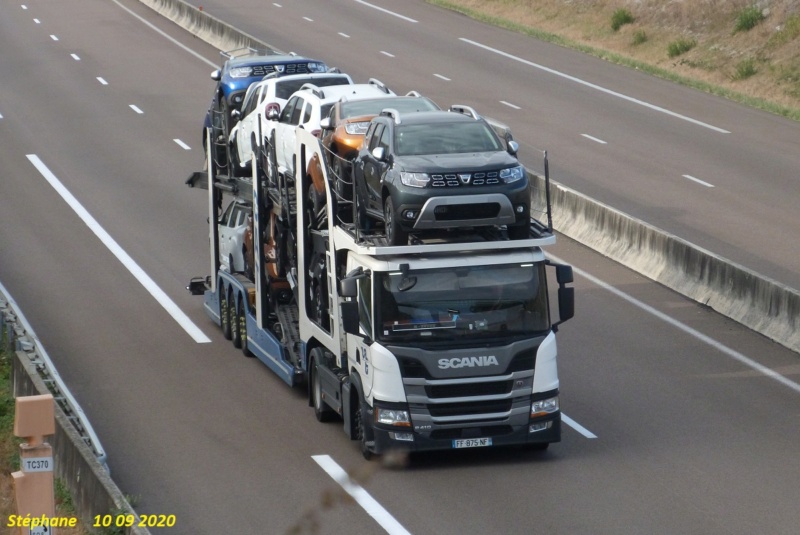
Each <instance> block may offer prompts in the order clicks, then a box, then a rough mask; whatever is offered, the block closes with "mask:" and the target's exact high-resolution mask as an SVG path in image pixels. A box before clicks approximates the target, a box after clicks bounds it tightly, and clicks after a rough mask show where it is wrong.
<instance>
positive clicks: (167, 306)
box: [27, 154, 211, 344]
mask: <svg viewBox="0 0 800 535" xmlns="http://www.w3.org/2000/svg"><path fill="white" fill-rule="evenodd" d="M27 157H28V160H30V162H31V163H32V164H33V166H34V167H36V170H37V171H39V173H41V175H42V176H43V177H44V178H45V180H47V181H48V182H49V183H50V185H51V186H52V187H53V189H55V190H56V192H57V193H58V194H59V195H61V198H62V199H64V200H65V201H66V203H67V204H68V205H69V206H70V208H72V209H73V210H74V211H75V213H76V214H77V215H78V217H80V218H81V220H83V222H84V223H86V226H87V227H89V229H90V230H91V231H92V232H94V234H95V236H97V237H98V238H100V241H101V242H103V244H104V245H105V246H106V247H108V250H109V251H111V253H112V254H113V255H114V256H116V257H117V259H118V260H119V261H120V262H122V265H124V266H125V267H126V268H127V269H128V271H130V272H131V275H133V276H134V277H135V278H136V280H138V281H139V282H140V283H141V285H142V286H144V288H145V289H146V290H147V291H148V292H150V295H152V296H153V297H154V298H155V300H156V301H158V303H159V304H160V305H161V306H162V307H164V310H166V311H167V313H169V315H170V316H172V317H173V318H174V319H175V321H177V322H178V324H179V325H180V326H181V327H183V329H184V330H185V331H186V332H187V333H188V334H189V336H191V337H192V338H193V339H194V341H195V342H197V343H198V344H207V343H210V342H211V340H210V339H209V338H208V337H207V336H206V335H205V334H203V331H201V330H200V328H199V327H197V325H195V324H194V323H193V322H192V320H190V319H189V317H188V316H187V315H186V314H184V313H183V311H182V310H181V309H180V308H178V305H176V304H175V303H174V302H173V301H172V299H170V298H169V296H168V295H167V294H165V293H164V291H163V290H161V288H159V287H158V285H157V284H156V283H155V281H153V279H151V278H150V276H149V275H147V273H145V272H144V270H143V269H142V268H141V267H139V265H138V264H137V263H136V262H135V261H134V260H133V259H132V258H131V257H130V256H129V255H128V253H126V252H125V251H124V250H123V249H122V247H120V246H119V244H118V243H117V242H116V241H115V240H114V238H112V237H111V235H109V234H108V232H106V231H105V229H103V227H101V226H100V223H98V222H97V220H96V219H95V218H94V217H92V215H91V214H90V213H89V212H88V211H87V210H86V208H84V207H83V205H82V204H81V203H80V202H78V199H76V198H75V197H74V196H73V195H72V193H70V192H69V190H68V189H67V188H66V187H64V184H62V183H61V181H60V180H59V179H58V178H57V177H56V176H55V175H54V174H53V173H52V172H51V171H50V169H49V168H48V167H47V166H46V165H45V164H44V162H42V160H40V159H39V157H38V156H37V155H35V154H28V155H27Z"/></svg>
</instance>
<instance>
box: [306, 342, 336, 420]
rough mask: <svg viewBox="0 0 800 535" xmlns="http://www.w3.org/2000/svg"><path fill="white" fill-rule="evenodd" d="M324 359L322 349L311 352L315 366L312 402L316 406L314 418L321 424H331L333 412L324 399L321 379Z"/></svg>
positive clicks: (312, 371)
mask: <svg viewBox="0 0 800 535" xmlns="http://www.w3.org/2000/svg"><path fill="white" fill-rule="evenodd" d="M322 357H323V354H322V349H320V348H318V347H315V348H314V349H312V350H311V358H312V359H313V360H314V365H313V366H312V367H311V401H312V402H313V404H314V416H316V418H317V420H318V421H320V422H329V421H330V420H331V419H332V418H333V414H334V412H333V410H332V409H331V408H330V407H328V404H327V403H325V401H324V400H323V399H322V382H321V381H320V378H319V359H321V358H322Z"/></svg>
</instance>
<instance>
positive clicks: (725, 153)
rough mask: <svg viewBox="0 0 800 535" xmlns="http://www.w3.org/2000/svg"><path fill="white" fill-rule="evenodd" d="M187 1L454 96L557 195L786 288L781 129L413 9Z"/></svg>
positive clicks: (799, 284) (685, 92)
mask: <svg viewBox="0 0 800 535" xmlns="http://www.w3.org/2000/svg"><path fill="white" fill-rule="evenodd" d="M189 3H190V4H193V5H199V4H202V5H203V7H204V9H205V11H206V12H208V13H210V14H212V15H214V16H217V17H219V18H221V19H223V20H225V21H227V22H229V23H231V24H233V25H234V26H236V27H239V28H241V29H243V30H244V31H246V32H247V33H250V34H251V35H254V36H256V37H258V38H260V39H262V40H264V41H266V42H268V43H270V44H272V45H274V46H278V47H279V48H281V49H283V50H296V51H298V52H302V53H306V54H315V55H317V56H320V57H321V58H322V59H324V60H326V61H328V62H329V63H331V64H334V65H339V66H341V67H342V68H343V69H345V70H347V71H348V72H352V73H354V74H356V75H358V76H361V77H366V76H376V75H377V76H378V77H379V78H381V79H383V81H384V82H386V83H388V84H390V86H391V87H394V88H400V89H401V90H404V91H405V90H407V89H417V90H419V91H421V92H422V93H423V94H425V95H428V96H430V97H432V98H434V99H435V100H436V101H437V102H438V103H439V104H440V105H445V106H448V105H450V104H451V103H453V98H455V95H457V96H458V101H459V103H464V104H469V105H474V106H475V107H476V108H477V109H478V110H480V112H481V113H484V114H486V115H488V116H491V117H495V118H497V119H499V120H501V121H504V122H506V123H507V124H509V125H511V127H512V130H513V132H514V133H515V137H516V139H517V140H518V141H519V142H520V144H521V146H522V152H521V157H522V160H523V161H524V162H525V163H526V164H528V165H530V166H532V167H533V168H539V169H541V158H540V156H539V154H538V152H537V150H540V149H547V150H549V151H550V155H551V156H552V158H553V165H552V168H551V170H552V172H553V176H554V178H556V179H557V180H559V181H560V182H562V183H564V184H565V185H567V186H570V187H574V188H575V189H577V190H578V191H581V192H582V193H585V194H587V195H589V196H591V197H594V198H596V199H598V200H600V201H602V202H604V203H607V204H609V205H611V206H613V207H615V208H617V209H620V210H622V211H624V212H626V213H628V214H630V215H632V216H634V217H637V218H640V219H643V220H645V221H647V222H649V223H651V224H653V225H656V226H658V227H661V228H663V229H665V230H667V231H668V232H671V233H672V234H675V235H677V236H680V237H681V238H684V239H686V240H688V241H690V242H692V243H695V244H697V245H699V246H701V247H704V248H706V249H708V250H711V251H713V252H715V253H717V254H719V255H721V256H723V257H726V258H730V259H732V260H733V261H735V262H737V263H740V264H742V265H744V266H746V267H748V268H750V269H753V270H755V271H757V272H759V273H762V274H764V275H766V276H768V277H771V278H774V279H776V280H778V281H780V282H782V283H784V284H787V285H789V286H792V287H794V288H800V242H798V240H787V239H785V238H784V236H794V235H797V234H798V233H800V218H798V217H797V216H796V204H797V202H796V200H797V198H798V197H800V175H798V173H797V169H798V168H800V150H798V143H800V125H798V124H796V123H794V122H792V121H788V120H785V119H782V118H780V117H776V116H773V115H770V114H767V113H764V112H760V111H755V110H752V109H748V108H745V107H743V106H740V105H738V104H735V103H732V102H730V101H726V100H724V99H721V98H717V97H713V96H711V95H708V94H704V93H701V92H698V91H695V90H691V89H687V88H683V87H680V86H677V85H675V84H673V83H670V82H666V81H663V80H658V79H655V78H653V77H650V76H647V75H645V74H642V73H640V72H637V71H634V70H631V69H627V68H623V67H619V66H615V65H610V64H609V63H607V62H605V61H602V60H599V59H596V58H592V57H589V56H586V55H584V54H581V53H579V52H575V51H571V50H567V49H564V48H561V47H559V46H556V45H551V44H546V43H541V42H538V41H536V40H533V39H529V38H525V37H523V36H520V35H519V34H515V33H512V32H508V31H505V30H499V29H496V28H492V27H490V26H487V25H484V24H480V23H477V22H475V21H472V20H470V19H468V18H466V17H464V16H461V15H457V14H453V13H450V12H447V11H445V10H442V9H439V8H436V7H433V6H430V5H428V4H425V3H424V2H423V1H422V0H414V1H406V2H403V3H402V4H398V3H397V2H390V1H388V0H376V1H374V2H369V3H367V2H360V1H355V0H297V1H293V2H282V3H281V2H258V1H256V0H237V1H236V2H227V1H225V2H222V1H220V0H210V1H203V2H200V0H191V1H190V2H189ZM279 6H280V7H279ZM371 6H373V7H371ZM376 7H379V8H381V9H382V10H379V9H376ZM307 19H312V20H311V21H309V20H307ZM409 19H410V20H409ZM275 21H279V24H275V23H274V22H275ZM342 34H344V36H343V35H342ZM345 36H346V37H345ZM387 54H389V55H387ZM442 77H444V78H446V79H443V78H442ZM585 135H588V136H591V138H594V139H599V140H601V141H602V142H603V143H598V142H596V141H593V140H592V139H591V138H587V137H584V136H585ZM778 229H780V231H778Z"/></svg>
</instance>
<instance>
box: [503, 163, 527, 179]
mask: <svg viewBox="0 0 800 535" xmlns="http://www.w3.org/2000/svg"><path fill="white" fill-rule="evenodd" d="M523 178H525V168H524V167H522V166H521V165H518V166H516V167H509V168H508V169H503V170H502V171H500V179H501V180H503V182H505V183H506V184H510V183H512V182H516V181H517V180H521V179H523Z"/></svg>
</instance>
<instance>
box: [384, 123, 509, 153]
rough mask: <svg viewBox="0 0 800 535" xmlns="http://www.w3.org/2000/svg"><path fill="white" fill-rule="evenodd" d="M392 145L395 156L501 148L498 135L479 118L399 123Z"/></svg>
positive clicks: (484, 150) (482, 150) (488, 150)
mask: <svg viewBox="0 0 800 535" xmlns="http://www.w3.org/2000/svg"><path fill="white" fill-rule="evenodd" d="M394 145H395V147H394V148H395V153H396V154H397V155H398V156H410V155H419V154H459V153H467V152H494V151H499V150H503V148H502V146H501V144H500V140H499V139H498V137H497V136H496V135H495V134H494V132H492V130H491V128H490V127H489V126H488V125H486V123H484V122H482V121H469V122H458V123H438V124H407V125H400V126H398V127H397V134H396V136H395V140H394Z"/></svg>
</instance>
